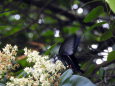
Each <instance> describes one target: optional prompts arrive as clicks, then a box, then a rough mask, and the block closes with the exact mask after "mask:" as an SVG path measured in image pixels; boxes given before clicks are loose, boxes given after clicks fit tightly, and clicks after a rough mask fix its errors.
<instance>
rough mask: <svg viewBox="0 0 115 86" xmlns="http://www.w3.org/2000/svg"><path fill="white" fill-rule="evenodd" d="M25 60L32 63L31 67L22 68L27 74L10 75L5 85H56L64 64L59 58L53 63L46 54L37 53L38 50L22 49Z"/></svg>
mask: <svg viewBox="0 0 115 86" xmlns="http://www.w3.org/2000/svg"><path fill="white" fill-rule="evenodd" d="M24 51H25V53H24V55H25V56H27V62H29V63H34V65H33V66H32V67H26V68H24V71H25V72H26V74H27V76H26V77H22V78H18V77H13V76H12V77H11V78H10V82H7V83H6V86H52V85H53V86H58V85H59V77H60V75H61V72H62V70H64V69H65V66H64V65H63V64H62V62H61V61H60V60H57V61H56V63H53V62H52V61H51V60H50V59H49V58H48V56H42V55H39V52H37V51H32V50H29V49H27V48H25V49H24Z"/></svg>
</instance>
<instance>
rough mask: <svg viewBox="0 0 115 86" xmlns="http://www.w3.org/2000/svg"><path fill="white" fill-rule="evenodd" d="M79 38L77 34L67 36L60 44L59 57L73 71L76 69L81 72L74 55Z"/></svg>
mask: <svg viewBox="0 0 115 86" xmlns="http://www.w3.org/2000/svg"><path fill="white" fill-rule="evenodd" d="M80 38H81V37H80V36H77V35H72V36H70V37H68V38H67V39H66V40H65V41H64V42H63V43H62V44H61V46H60V49H59V58H60V60H62V62H63V63H64V64H65V65H67V66H69V67H71V68H72V69H73V71H74V72H76V71H78V72H81V73H83V71H82V70H81V69H80V66H79V64H78V60H77V58H76V57H75V55H74V54H75V53H76V51H77V48H78V45H79V43H80Z"/></svg>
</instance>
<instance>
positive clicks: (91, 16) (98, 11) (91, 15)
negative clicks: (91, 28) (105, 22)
mask: <svg viewBox="0 0 115 86" xmlns="http://www.w3.org/2000/svg"><path fill="white" fill-rule="evenodd" d="M103 12H104V9H103V7H102V6H98V7H96V8H94V9H93V10H92V11H91V12H90V13H88V15H87V16H86V17H85V19H84V22H85V23H87V22H91V21H92V20H94V19H96V18H97V17H98V16H99V15H100V14H102V13H103Z"/></svg>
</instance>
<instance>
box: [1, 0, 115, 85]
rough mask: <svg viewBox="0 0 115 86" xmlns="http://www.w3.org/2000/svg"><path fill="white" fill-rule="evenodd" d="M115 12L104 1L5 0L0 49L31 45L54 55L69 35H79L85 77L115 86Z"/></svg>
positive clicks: (2, 12) (99, 83)
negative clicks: (9, 45) (7, 46)
mask: <svg viewBox="0 0 115 86" xmlns="http://www.w3.org/2000/svg"><path fill="white" fill-rule="evenodd" d="M114 28H115V14H114V13H113V11H112V10H111V9H110V7H109V5H108V4H107V2H106V1H105V0H2V1H0V49H1V48H3V47H4V46H5V45H6V44H12V45H18V46H19V48H20V49H22V48H24V47H29V48H31V49H34V50H38V51H39V52H40V53H41V54H43V55H49V56H50V57H51V58H52V57H54V56H55V55H57V54H58V50H59V47H60V44H61V43H62V42H63V41H64V39H65V38H67V37H68V36H70V35H73V34H80V35H81V42H80V45H79V47H78V51H77V52H76V57H77V58H78V61H79V63H80V65H81V68H82V69H83V70H85V74H84V76H85V77H88V78H89V79H91V80H92V81H93V82H94V83H96V84H97V85H98V86H115V83H114V82H115V71H114V70H115V64H114V63H115V29H114Z"/></svg>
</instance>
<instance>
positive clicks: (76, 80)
mask: <svg viewBox="0 0 115 86" xmlns="http://www.w3.org/2000/svg"><path fill="white" fill-rule="evenodd" d="M70 82H71V84H72V85H71V86H96V85H94V84H93V83H92V82H91V81H90V80H89V79H88V78H86V77H83V76H79V75H72V76H71V78H70Z"/></svg>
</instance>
